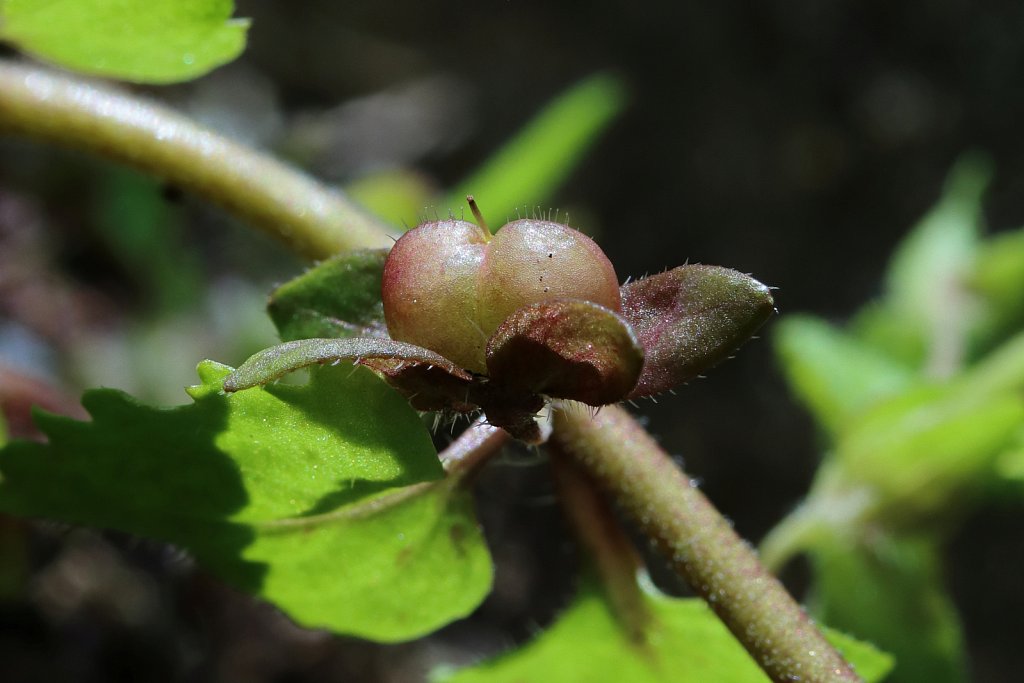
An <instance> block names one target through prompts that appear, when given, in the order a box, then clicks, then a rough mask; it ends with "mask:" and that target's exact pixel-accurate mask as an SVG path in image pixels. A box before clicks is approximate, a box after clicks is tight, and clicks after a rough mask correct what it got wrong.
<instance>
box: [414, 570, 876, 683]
mask: <svg viewBox="0 0 1024 683" xmlns="http://www.w3.org/2000/svg"><path fill="white" fill-rule="evenodd" d="M644 599H645V601H646V602H647V604H648V606H649V608H650V613H651V615H652V620H651V622H650V625H649V628H648V632H647V639H646V642H644V643H643V644H637V643H636V642H635V641H634V640H632V639H631V638H630V636H629V634H628V632H627V631H626V629H624V628H623V627H622V626H621V625H620V623H619V622H618V621H616V618H615V616H614V610H613V608H612V606H611V605H610V604H609V603H608V601H607V600H606V598H605V596H604V594H603V593H602V592H601V591H600V590H599V589H598V588H597V587H596V586H595V585H594V582H592V581H591V582H588V583H586V584H585V585H584V587H583V590H582V591H581V593H580V595H579V596H578V597H577V598H576V601H575V602H574V603H573V605H572V606H571V607H569V609H568V610H566V611H565V613H564V614H562V615H561V617H559V619H558V620H557V621H556V622H555V624H554V625H553V626H551V627H550V628H549V629H548V630H547V631H545V632H544V633H543V634H541V635H540V636H539V637H538V638H537V639H536V640H534V641H533V642H532V643H529V644H528V645H526V646H525V647H523V648H521V649H519V650H516V651H514V652H509V653H507V654H505V655H501V656H498V657H496V658H494V659H492V660H489V661H486V662H483V663H481V664H478V665H476V666H472V667H468V668H465V669H462V670H460V671H455V672H451V671H438V672H436V673H435V674H434V676H432V681H434V683H478V682H479V683H520V682H521V681H548V682H550V683H661V682H662V681H667V680H671V681H676V682H678V683H688V682H693V683H705V682H706V681H715V682H716V683H751V682H753V681H768V677H767V676H766V675H765V674H764V672H762V671H761V669H759V668H758V666H757V664H756V663H754V660H753V659H751V658H750V655H748V654H747V653H746V651H745V650H744V649H743V648H742V646H740V644H739V643H738V642H737V641H736V639H735V638H733V636H732V634H731V633H729V631H728V629H726V627H725V626H724V625H723V624H722V622H721V621H720V620H719V619H718V617H716V616H715V614H714V612H712V611H711V609H710V608H709V607H708V606H707V605H706V604H705V603H704V602H703V601H701V600H698V599H696V598H691V599H687V600H679V599H675V598H670V597H666V596H664V595H660V594H656V593H654V592H648V593H646V594H645V595H644ZM827 635H828V638H829V640H830V641H831V642H832V644H833V645H835V646H836V647H837V648H838V649H839V650H840V651H841V652H842V653H843V655H844V656H846V657H847V658H848V659H849V660H850V662H851V663H852V664H853V665H854V666H855V667H856V669H857V672H858V673H859V674H860V675H861V676H862V677H863V678H864V680H865V681H868V682H869V683H874V682H875V681H880V680H882V679H883V678H884V677H885V675H886V673H887V672H888V671H889V669H891V668H892V657H890V656H889V655H887V654H885V653H883V652H880V651H878V650H877V649H875V648H874V647H872V646H871V645H868V644H866V643H862V642H859V641H856V640H854V639H853V638H850V637H848V636H844V635H842V634H840V633H837V632H835V631H829V632H828V634H827Z"/></svg>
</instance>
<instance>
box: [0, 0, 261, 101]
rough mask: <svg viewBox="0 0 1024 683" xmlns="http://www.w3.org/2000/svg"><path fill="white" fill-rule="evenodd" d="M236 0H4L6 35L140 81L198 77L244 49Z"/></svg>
mask: <svg viewBox="0 0 1024 683" xmlns="http://www.w3.org/2000/svg"><path fill="white" fill-rule="evenodd" d="M233 11H234V3H233V2H232V1H231V0H4V2H3V3H0V38H2V39H3V40H6V41H9V42H12V43H14V44H15V45H17V46H18V47H19V48H20V49H22V50H24V51H25V52H27V53H29V54H31V55H33V56H35V57H38V58H40V59H42V60H44V61H47V62H52V63H54V64H57V65H59V66H62V67H65V68H68V69H74V70H76V71H81V72H84V73H88V74H95V75H98V76H107V77H110V78H119V79H122V80H127V81H135V82H137V83H175V82H178V81H186V80H190V79H193V78H198V77H199V76H202V75H203V74H205V73H206V72H208V71H210V70H212V69H214V68H216V67H218V66H220V65H222V64H225V63H227V62H230V61H231V60H233V59H234V58H235V57H237V56H238V55H239V54H241V52H242V50H243V49H245V34H246V30H247V29H248V26H249V22H248V20H245V19H231V13H232V12H233Z"/></svg>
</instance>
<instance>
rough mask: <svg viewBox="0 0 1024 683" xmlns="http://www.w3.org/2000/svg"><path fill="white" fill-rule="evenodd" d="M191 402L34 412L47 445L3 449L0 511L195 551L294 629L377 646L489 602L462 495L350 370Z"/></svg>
mask: <svg viewBox="0 0 1024 683" xmlns="http://www.w3.org/2000/svg"><path fill="white" fill-rule="evenodd" d="M230 371H231V368H228V367H226V366H222V365H218V364H215V363H212V362H209V361H207V362H205V363H203V364H201V365H200V367H199V372H200V378H201V380H202V384H201V385H199V386H196V387H192V388H191V389H190V394H191V395H192V397H193V399H194V403H193V404H190V405H185V406H179V407H177V408H171V409H159V408H151V407H148V406H144V405H140V404H139V403H137V402H135V401H134V400H133V399H131V398H130V397H128V396H127V395H125V394H123V393H121V392H117V391H112V390H105V389H100V390H94V391H90V392H88V393H86V395H85V397H84V399H83V405H84V406H85V408H86V409H87V410H88V411H89V413H90V414H91V415H92V421H91V422H84V423H83V422H77V421H74V420H71V419H67V418H62V417H56V416H52V415H46V414H40V415H38V416H37V421H38V422H39V426H40V428H41V429H42V430H43V431H44V432H45V433H46V435H47V437H48V439H49V440H48V443H46V444H38V443H27V442H13V443H10V444H8V445H7V446H6V447H5V448H4V449H3V450H0V510H2V511H3V512H7V513H10V514H14V515H20V516H30V517H44V518H48V519H55V520H60V521H64V522H69V523H72V524H83V525H89V526H96V527H101V528H110V529H119V530H122V531H126V532H129V533H133V534H137V535H140V536H145V537H152V538H156V539H161V540H164V541H168V542H171V543H175V544H177V545H180V546H182V547H184V548H186V549H188V550H189V551H191V552H192V553H193V554H194V555H195V556H196V558H197V559H198V560H199V561H200V562H201V563H203V564H205V565H206V566H207V567H208V568H209V569H210V570H212V571H214V572H215V573H217V574H219V575H220V576H222V577H223V578H224V579H226V580H227V581H229V582H231V583H233V584H235V585H237V586H239V587H240V588H242V589H244V590H247V591H250V592H252V593H254V594H255V595H258V596H260V597H262V598H264V599H266V600H269V601H271V602H274V603H275V604H277V605H278V606H279V607H280V608H281V609H283V610H284V611H285V612H287V613H288V614H289V615H290V616H291V617H292V618H293V619H295V620H296V621H297V622H299V623H301V624H303V625H306V626H310V627H325V628H329V629H331V630H334V631H337V632H342V633H351V634H355V635H359V636H363V637H367V638H372V639H375V640H381V641H397V640H405V639H409V638H415V637H417V636H420V635H423V634H424V633H428V632H430V631H432V630H434V629H436V628H438V627H440V626H442V625H443V624H446V623H448V622H450V621H452V620H453V619H456V618H459V617H461V616H464V615H465V614H467V613H468V612H470V611H471V610H472V609H473V608H474V607H475V606H476V605H477V604H478V603H479V602H480V600H481V599H482V598H483V597H484V595H485V594H486V592H487V590H488V588H489V586H490V579H491V565H490V560H489V557H488V554H487V550H486V547H485V545H484V543H483V540H482V539H481V537H480V534H479V531H478V529H477V526H476V523H475V521H474V518H473V514H472V509H471V508H472V503H471V500H470V497H469V494H468V493H467V492H465V491H464V490H462V488H461V487H459V486H458V485H457V484H458V481H457V480H454V479H451V478H449V479H443V478H442V476H443V474H442V469H441V466H440V464H439V462H438V459H437V455H436V453H435V452H434V450H433V447H432V445H431V442H430V438H429V435H428V434H427V432H426V431H425V429H424V428H423V426H422V423H421V422H420V420H419V418H418V417H417V415H416V413H415V412H414V411H412V410H411V409H410V408H409V406H408V405H407V404H406V402H405V401H404V400H403V399H402V398H401V397H400V396H399V395H398V394H396V393H395V392H394V391H392V390H391V389H390V388H388V387H387V385H385V384H384V383H383V382H382V381H381V380H380V379H378V378H377V377H376V376H374V375H373V374H372V373H371V372H369V371H368V370H366V369H363V368H355V369H353V368H351V367H337V368H323V369H320V370H318V371H316V372H314V373H313V375H312V379H311V381H310V383H309V384H308V385H306V386H285V385H279V386H273V387H268V388H256V389H250V390H248V391H244V392H239V393H236V394H231V395H225V394H224V393H223V391H222V384H223V381H224V378H225V377H226V376H227V375H228V373H229V372H230Z"/></svg>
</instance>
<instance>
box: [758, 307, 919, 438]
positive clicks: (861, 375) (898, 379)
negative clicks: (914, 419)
mask: <svg viewBox="0 0 1024 683" xmlns="http://www.w3.org/2000/svg"><path fill="white" fill-rule="evenodd" d="M775 351H776V354H777V355H778V358H779V361H780V363H781V365H782V368H783V371H784V372H785V374H786V379H787V380H789V384H790V386H791V388H792V390H793V392H794V393H796V394H797V396H799V397H800V399H801V400H802V401H803V402H804V404H805V405H806V406H807V407H808V408H809V409H810V411H811V412H812V413H813V414H814V416H815V417H816V418H817V419H818V421H819V422H820V423H821V424H822V426H823V427H825V428H826V429H827V430H828V431H830V432H831V433H833V434H835V433H837V432H839V431H840V430H841V429H842V428H843V427H844V426H845V425H846V424H847V423H848V421H849V420H850V419H851V418H852V417H854V416H856V415H857V414H859V413H860V412H861V411H863V410H864V409H865V408H867V407H868V406H870V405H871V404H872V403H874V402H875V401H877V400H879V399H881V398H884V397H886V396H890V395H892V394H894V393H897V392H899V391H900V390H902V389H905V388H907V387H908V386H909V385H910V384H911V382H912V381H913V374H912V373H911V372H910V370H908V369H907V368H906V367H905V366H903V365H902V364H900V363H897V362H896V361H894V360H892V359H891V358H890V357H889V356H886V355H884V354H882V353H879V352H878V351H876V350H875V349H873V348H872V347H870V346H868V345H866V344H864V343H863V342H860V341H859V340H857V339H855V338H854V337H851V336H850V335H848V334H846V333H844V332H842V331H840V330H838V329H836V328H835V327H833V326H832V325H829V324H828V323H826V322H825V321H823V320H819V319H817V318H812V317H810V316H786V317H785V318H783V319H782V320H781V321H779V324H778V325H776V326H775Z"/></svg>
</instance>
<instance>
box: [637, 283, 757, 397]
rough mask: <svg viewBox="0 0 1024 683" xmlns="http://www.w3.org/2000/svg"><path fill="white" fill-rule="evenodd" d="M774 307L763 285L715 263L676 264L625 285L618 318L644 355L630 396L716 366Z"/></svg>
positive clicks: (645, 393)
mask: <svg viewBox="0 0 1024 683" xmlns="http://www.w3.org/2000/svg"><path fill="white" fill-rule="evenodd" d="M774 310H775V302H774V300H773V299H772V295H771V292H769V291H768V288H767V287H766V286H764V285H763V284H761V283H760V282H758V281H757V280H755V279H754V278H752V277H750V276H748V275H744V274H743V273H739V272H737V271H735V270H731V269H729V268H721V267H719V266H702V265H686V266H680V267H679V268H674V269H672V270H669V271H667V272H664V273H659V274H657V275H651V276H650V277H645V278H641V279H639V280H634V281H633V282H629V283H627V284H625V285H623V286H622V317H624V318H625V319H626V321H627V322H628V323H629V324H630V325H631V326H632V327H633V330H634V331H635V332H636V336H637V338H638V339H639V340H640V344H641V346H643V348H644V353H645V354H646V360H645V361H644V369H643V373H642V374H641V375H640V381H639V383H638V384H637V386H636V389H634V390H633V392H632V393H631V394H630V398H635V397H639V396H650V395H652V394H658V393H661V392H663V391H667V390H669V389H671V388H673V387H675V386H677V385H679V384H682V383H683V382H685V381H687V380H689V379H692V378H694V377H696V376H697V375H699V374H700V373H701V372H703V371H705V370H707V369H708V368H710V367H712V366H714V365H717V364H718V363H720V362H721V361H723V360H725V359H726V358H727V357H728V356H729V354H731V353H732V352H733V351H735V350H736V349H737V348H738V347H739V346H740V345H741V344H743V342H745V341H747V339H749V338H750V337H751V335H753V334H754V332H756V331H757V329H758V328H759V327H761V325H763V324H764V323H765V321H767V320H768V318H769V317H770V316H771V314H772V312H773V311H774Z"/></svg>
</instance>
